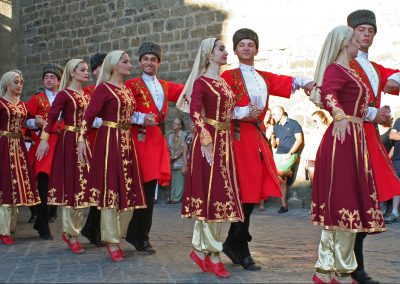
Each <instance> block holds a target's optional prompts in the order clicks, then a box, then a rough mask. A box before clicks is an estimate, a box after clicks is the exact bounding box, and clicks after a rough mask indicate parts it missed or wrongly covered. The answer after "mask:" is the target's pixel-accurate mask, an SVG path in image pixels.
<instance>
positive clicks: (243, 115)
mask: <svg viewBox="0 0 400 284" xmlns="http://www.w3.org/2000/svg"><path fill="white" fill-rule="evenodd" d="M258 44H259V41H258V35H257V34H256V33H255V32H254V31H253V30H250V29H240V30H238V31H236V32H235V34H234V35H233V49H234V51H235V54H236V55H237V57H238V58H239V62H240V65H239V68H236V69H232V70H228V71H225V72H224V73H222V75H221V77H222V78H224V79H225V80H226V82H227V83H228V84H229V85H230V87H231V88H232V90H233V92H234V93H235V96H236V107H235V110H234V115H233V117H234V121H233V123H232V127H233V133H234V134H233V135H234V140H233V141H234V142H233V146H234V151H235V160H236V168H237V173H238V179H239V189H240V195H241V200H242V202H243V212H244V216H245V220H244V222H237V223H231V227H230V229H229V234H228V237H227V239H226V241H225V243H224V245H223V251H224V253H225V254H226V255H227V256H228V257H229V258H230V259H231V260H232V262H233V263H235V264H241V265H242V266H243V268H244V269H246V270H259V269H261V267H260V266H259V265H257V264H256V263H255V262H254V260H253V259H252V257H251V255H250V251H249V246H248V242H250V241H251V239H252V236H251V235H250V233H249V224H250V215H251V213H252V212H253V209H254V206H255V204H259V203H260V201H261V200H264V199H266V198H267V197H268V196H275V197H281V191H280V186H279V178H278V174H277V170H276V167H275V163H274V160H273V157H272V153H271V150H270V148H269V146H268V142H267V140H266V139H265V136H264V133H263V131H262V130H261V128H260V121H263V119H264V116H265V113H266V111H267V109H268V97H269V95H275V96H280V97H284V98H289V97H290V95H291V94H292V92H294V91H295V90H297V89H299V88H304V89H305V90H311V88H312V85H313V82H312V81H311V79H306V78H302V77H291V76H285V75H276V74H273V73H270V72H264V71H259V70H256V69H254V57H255V56H256V55H257V53H258ZM249 165H251V166H249Z"/></svg>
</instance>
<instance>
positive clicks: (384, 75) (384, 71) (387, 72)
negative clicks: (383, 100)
mask: <svg viewBox="0 0 400 284" xmlns="http://www.w3.org/2000/svg"><path fill="white" fill-rule="evenodd" d="M373 64H375V67H376V68H378V70H379V73H380V76H381V78H380V83H381V88H382V90H383V88H384V87H385V85H386V83H387V80H388V78H389V77H390V76H392V75H393V74H394V73H397V72H400V70H397V69H390V68H386V67H383V66H382V65H380V64H377V63H375V62H374V63H373ZM390 94H392V95H396V96H398V95H399V90H397V91H395V92H393V93H390Z"/></svg>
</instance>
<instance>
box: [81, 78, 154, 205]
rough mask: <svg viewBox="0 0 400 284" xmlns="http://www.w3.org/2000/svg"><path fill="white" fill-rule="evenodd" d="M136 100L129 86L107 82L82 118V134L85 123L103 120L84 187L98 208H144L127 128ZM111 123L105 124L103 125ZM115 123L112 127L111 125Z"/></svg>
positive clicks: (85, 129)
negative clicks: (121, 86) (94, 198)
mask: <svg viewBox="0 0 400 284" xmlns="http://www.w3.org/2000/svg"><path fill="white" fill-rule="evenodd" d="M134 111H135V99H134V97H133V96H132V93H131V92H130V90H129V89H127V88H125V87H123V88H118V87H116V86H114V85H113V84H110V83H101V84H100V85H98V86H97V87H96V90H95V91H94V94H93V97H92V99H91V100H90V103H89V106H88V108H87V110H86V112H85V115H84V119H83V121H82V130H81V135H82V136H83V137H84V138H87V136H88V132H89V130H88V127H87V126H88V125H92V123H93V120H94V119H95V118H96V117H101V118H102V119H103V125H102V126H101V127H100V128H99V129H98V131H97V136H96V143H95V145H94V147H93V155H92V159H91V160H90V170H89V177H88V185H87V188H88V189H89V191H90V192H91V194H92V196H94V197H96V199H97V200H98V204H97V207H98V208H99V209H111V208H116V209H118V210H120V211H125V210H131V209H133V208H145V207H146V201H145V197H144V195H143V185H142V177H141V174H140V171H139V163H138V157H137V153H136V148H135V145H134V144H133V143H132V136H131V131H130V124H131V116H132V114H133V112H134ZM107 123H108V125H111V126H107V125H105V124H107ZM113 125H114V126H113Z"/></svg>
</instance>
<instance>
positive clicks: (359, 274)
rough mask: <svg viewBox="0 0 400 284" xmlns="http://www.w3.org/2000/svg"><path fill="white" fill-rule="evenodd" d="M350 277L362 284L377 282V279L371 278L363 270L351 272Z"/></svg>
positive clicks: (374, 283)
mask: <svg viewBox="0 0 400 284" xmlns="http://www.w3.org/2000/svg"><path fill="white" fill-rule="evenodd" d="M351 278H353V279H354V280H356V281H357V282H358V283H362V284H364V283H366V284H379V281H377V280H374V279H372V277H370V276H369V275H368V273H367V272H366V271H365V270H358V271H357V270H356V271H354V272H353V273H351Z"/></svg>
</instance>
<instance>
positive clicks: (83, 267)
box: [0, 204, 400, 283]
mask: <svg viewBox="0 0 400 284" xmlns="http://www.w3.org/2000/svg"><path fill="white" fill-rule="evenodd" d="M58 210H59V216H60V215H61V210H60V208H59V209H58ZM276 211H277V208H276V207H275V206H274V207H267V210H266V211H264V212H260V211H258V210H255V212H254V214H253V216H252V224H251V232H252V234H253V241H252V242H251V251H252V254H253V257H254V258H255V259H256V261H258V262H259V263H260V264H261V265H262V270H261V271H257V272H249V271H245V270H243V269H242V268H241V267H240V266H234V265H233V264H232V263H230V262H229V259H228V258H227V257H226V256H225V255H223V256H222V260H223V262H224V263H225V264H226V267H227V269H228V270H229V271H230V272H231V277H230V278H228V279H218V278H216V277H214V276H213V275H212V274H210V273H202V272H200V269H199V268H198V267H197V266H196V265H195V264H194V263H193V262H192V261H191V260H190V259H189V256H188V255H189V252H190V250H191V248H190V246H191V235H192V229H193V220H192V221H189V220H183V219H181V218H180V216H179V213H180V205H166V204H157V205H156V207H155V212H154V220H153V228H152V231H151V241H152V244H153V246H154V248H155V249H156V250H157V253H156V254H154V255H148V254H146V253H143V252H137V251H136V250H135V249H134V248H133V247H131V246H130V245H129V244H128V243H126V242H123V243H122V247H123V249H124V250H125V253H126V259H125V261H124V262H122V263H114V262H112V261H111V260H110V258H109V257H108V253H107V251H106V248H97V247H95V246H93V245H90V244H89V243H88V241H87V240H86V239H85V238H83V237H82V243H83V246H84V248H85V253H84V254H82V255H74V254H72V252H71V251H70V250H69V249H68V248H67V246H66V244H64V243H63V242H62V241H61V237H60V235H61V230H60V228H61V220H60V217H59V218H58V219H57V221H56V222H55V223H51V229H52V232H53V235H54V237H55V240H53V241H44V240H41V239H39V238H38V236H37V234H36V231H34V230H33V229H32V228H31V224H28V223H27V220H28V217H29V210H28V209H27V208H22V209H21V210H20V215H19V223H18V227H17V232H16V234H15V236H14V237H15V240H16V241H17V245H15V246H5V245H1V244H0V255H1V259H0V282H7V283H15V282H17V283H22V282H36V283H38V282H41V283H43V282H45V283H48V282H80V283H82V282H96V283H115V282H128V283H129V282H140V283H143V282H169V283H187V282H190V283H209V282H211V283H220V282H229V283H248V282H253V283H254V282H258V283H260V282H263V283H311V277H312V275H313V266H314V263H315V261H316V252H317V245H318V241H319V236H320V228H318V227H315V226H313V225H312V224H311V223H310V221H309V215H308V211H307V210H304V209H294V210H289V212H288V213H285V214H277V213H276ZM227 229H228V224H224V226H223V237H225V236H226V233H227ZM399 236H400V223H395V224H392V225H389V226H388V232H386V233H383V234H377V235H372V236H368V237H367V239H366V240H365V258H366V268H367V271H368V272H369V274H370V275H371V276H373V277H374V278H376V279H379V280H380V281H381V282H382V283H400V273H399V272H400V240H399Z"/></svg>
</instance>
